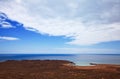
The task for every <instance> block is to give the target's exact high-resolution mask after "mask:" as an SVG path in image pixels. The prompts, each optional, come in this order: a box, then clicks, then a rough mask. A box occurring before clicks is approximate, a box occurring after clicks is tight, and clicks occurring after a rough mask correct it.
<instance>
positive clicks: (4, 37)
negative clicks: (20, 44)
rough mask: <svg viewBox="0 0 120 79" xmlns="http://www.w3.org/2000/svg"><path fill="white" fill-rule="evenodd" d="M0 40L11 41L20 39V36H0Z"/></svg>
mask: <svg viewBox="0 0 120 79" xmlns="http://www.w3.org/2000/svg"><path fill="white" fill-rule="evenodd" d="M0 40H9V41H13V40H19V38H15V37H7V36H0Z"/></svg>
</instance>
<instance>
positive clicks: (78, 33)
mask: <svg viewBox="0 0 120 79" xmlns="http://www.w3.org/2000/svg"><path fill="white" fill-rule="evenodd" d="M119 4H120V1H119V0H114V1H113V0H101V1H100V0H44V1H43V0H36V1H33V0H0V54H7V53H18V54H19V53H27V54H29V53H30V54H31V53H32V54H34V53H43V54H47V53H55V54H57V53H58V54H61V53H62V54H63V53H64V54H74V53H79V54H90V53H94V54H115V53H119V54H120V10H119V8H120V5H119Z"/></svg>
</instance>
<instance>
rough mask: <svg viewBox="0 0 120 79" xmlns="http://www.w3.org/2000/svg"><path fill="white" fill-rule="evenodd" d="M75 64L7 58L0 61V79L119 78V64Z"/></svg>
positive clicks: (59, 61) (63, 61) (65, 61)
mask: <svg viewBox="0 0 120 79" xmlns="http://www.w3.org/2000/svg"><path fill="white" fill-rule="evenodd" d="M90 64H91V66H77V65H75V63H74V62H71V61H67V60H20V61H18V60H8V61H5V62H0V70H1V72H0V79H119V78H120V65H114V64H96V63H90Z"/></svg>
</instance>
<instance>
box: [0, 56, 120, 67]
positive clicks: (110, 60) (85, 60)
mask: <svg viewBox="0 0 120 79" xmlns="http://www.w3.org/2000/svg"><path fill="white" fill-rule="evenodd" d="M7 60H68V61H72V62H74V63H75V64H76V65H81V66H85V65H89V63H97V64H119V65H120V54H0V62H3V61H7Z"/></svg>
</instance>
